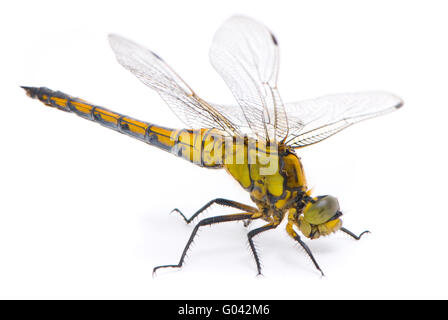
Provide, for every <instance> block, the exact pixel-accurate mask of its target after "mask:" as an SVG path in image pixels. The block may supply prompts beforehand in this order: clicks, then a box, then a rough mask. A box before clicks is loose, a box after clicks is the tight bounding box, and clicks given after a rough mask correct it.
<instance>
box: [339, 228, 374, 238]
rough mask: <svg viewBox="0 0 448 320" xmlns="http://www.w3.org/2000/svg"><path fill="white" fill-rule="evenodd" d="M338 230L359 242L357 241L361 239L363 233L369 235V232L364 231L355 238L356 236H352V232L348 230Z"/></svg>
mask: <svg viewBox="0 0 448 320" xmlns="http://www.w3.org/2000/svg"><path fill="white" fill-rule="evenodd" d="M340 230H341V231H342V232H344V233H346V234H348V235H349V236H350V237H352V238H353V239H355V240H359V239H361V237H362V236H363V235H364V234H365V233H370V231H369V230H366V231H363V232H361V233H360V234H359V236H357V235H356V234H354V233H353V232H351V231H350V230H347V229H345V228H341V229H340Z"/></svg>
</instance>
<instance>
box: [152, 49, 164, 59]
mask: <svg viewBox="0 0 448 320" xmlns="http://www.w3.org/2000/svg"><path fill="white" fill-rule="evenodd" d="M151 52H152V54H153V55H154V57H156V58H157V59H159V60H160V61H163V59H162V58H160V56H159V55H158V54H157V53H155V52H154V51H151Z"/></svg>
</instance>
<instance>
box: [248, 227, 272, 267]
mask: <svg viewBox="0 0 448 320" xmlns="http://www.w3.org/2000/svg"><path fill="white" fill-rule="evenodd" d="M277 226H278V223H269V224H267V225H264V226H262V227H260V228H257V229H254V230H251V231H249V233H248V234H247V238H248V239H249V245H250V249H251V250H252V253H253V255H254V258H255V263H256V264H257V271H258V274H257V275H261V264H260V258H259V257H258V253H257V250H256V249H255V245H254V241H253V240H252V238H253V237H254V236H256V235H257V234H259V233H260V232H263V231H267V230H270V229H274V228H276V227H277Z"/></svg>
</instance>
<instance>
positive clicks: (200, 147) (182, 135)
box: [22, 87, 223, 168]
mask: <svg viewBox="0 0 448 320" xmlns="http://www.w3.org/2000/svg"><path fill="white" fill-rule="evenodd" d="M22 88H23V89H25V90H26V92H27V94H28V95H29V96H30V97H32V98H36V99H38V100H40V101H41V102H43V103H44V104H45V105H47V106H50V107H54V108H57V109H59V110H62V111H66V112H72V113H75V114H76V115H78V116H80V117H82V118H84V119H87V120H91V121H94V122H97V123H99V124H101V125H103V126H105V127H107V128H110V129H112V130H115V131H118V132H120V133H122V134H125V135H128V136H131V137H133V138H136V139H138V140H141V141H143V142H145V143H147V144H149V145H152V146H155V147H158V148H160V149H162V150H164V151H167V152H170V153H173V154H175V155H176V156H179V157H181V158H184V159H186V160H188V161H190V162H193V163H195V164H197V165H199V166H201V167H207V168H222V152H223V149H222V147H220V146H222V144H223V137H222V136H221V135H219V134H218V133H216V132H214V130H212V129H197V130H189V129H180V130H175V129H169V128H164V127H161V126H157V125H155V124H152V123H148V122H144V121H141V120H136V119H134V118H131V117H128V116H125V115H122V114H119V113H117V112H114V111H111V110H108V109H106V108H103V107H99V106H95V105H93V104H90V103H88V102H86V101H84V100H81V99H78V98H75V97H72V96H69V95H68V94H65V93H63V92H60V91H53V90H50V89H48V88H45V87H40V88H36V87H22ZM204 150H205V151H206V152H204ZM218 150H221V151H218ZM220 152H221V153H220Z"/></svg>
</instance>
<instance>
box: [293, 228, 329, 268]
mask: <svg viewBox="0 0 448 320" xmlns="http://www.w3.org/2000/svg"><path fill="white" fill-rule="evenodd" d="M286 232H288V234H289V236H290V237H291V238H293V239H294V240H296V241H297V242H298V243H299V244H300V245H301V246H302V248H303V249H304V250H305V252H306V254H307V255H308V257H310V259H311V261H312V262H313V264H314V266H315V267H316V269H317V270H319V271H320V273H321V274H322V276H325V275H324V273H323V271H322V269H321V268H320V267H319V264H318V263H317V261H316V259H314V256H313V253H312V252H311V250H310V248H309V247H308V246H307V244H306V243H305V242H303V241H302V239H301V238H300V236H299V235H298V234H297V232H295V231H294V229H293V228H292V224H291V223H288V224H287V225H286Z"/></svg>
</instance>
